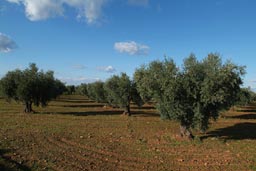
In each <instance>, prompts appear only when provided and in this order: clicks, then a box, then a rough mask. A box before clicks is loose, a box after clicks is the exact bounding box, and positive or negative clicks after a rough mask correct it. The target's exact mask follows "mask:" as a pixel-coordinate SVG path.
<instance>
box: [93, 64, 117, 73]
mask: <svg viewBox="0 0 256 171" xmlns="http://www.w3.org/2000/svg"><path fill="white" fill-rule="evenodd" d="M97 69H98V70H99V71H104V72H107V73H114V72H116V69H115V68H114V67H112V66H111V65H110V66H106V67H98V68H97Z"/></svg>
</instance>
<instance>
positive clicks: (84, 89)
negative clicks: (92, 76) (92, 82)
mask: <svg viewBox="0 0 256 171" xmlns="http://www.w3.org/2000/svg"><path fill="white" fill-rule="evenodd" d="M76 93H77V94H79V95H83V96H87V95H88V92H87V84H85V83H82V84H80V85H79V86H77V87H76Z"/></svg>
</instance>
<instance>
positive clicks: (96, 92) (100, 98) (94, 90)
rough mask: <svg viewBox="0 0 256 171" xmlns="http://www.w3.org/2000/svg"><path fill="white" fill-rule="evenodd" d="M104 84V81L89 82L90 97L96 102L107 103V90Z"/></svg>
mask: <svg viewBox="0 0 256 171" xmlns="http://www.w3.org/2000/svg"><path fill="white" fill-rule="evenodd" d="M103 86H104V82H102V81H96V82H94V83H89V84H87V94H88V97H89V98H90V99H92V100H95V101H96V102H101V103H105V102H106V101H107V100H106V91H105V90H104V88H103Z"/></svg>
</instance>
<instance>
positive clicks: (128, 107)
mask: <svg viewBox="0 0 256 171" xmlns="http://www.w3.org/2000/svg"><path fill="white" fill-rule="evenodd" d="M123 115H127V116H131V110H130V104H128V105H126V106H125V110H124V113H123Z"/></svg>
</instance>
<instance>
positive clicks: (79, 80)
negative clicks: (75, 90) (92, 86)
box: [58, 77, 100, 85]
mask: <svg viewBox="0 0 256 171" xmlns="http://www.w3.org/2000/svg"><path fill="white" fill-rule="evenodd" d="M58 79H59V80H61V81H62V82H64V83H66V84H67V85H79V84H81V83H92V82H95V81H100V79H99V78H86V77H59V78H58Z"/></svg>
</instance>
